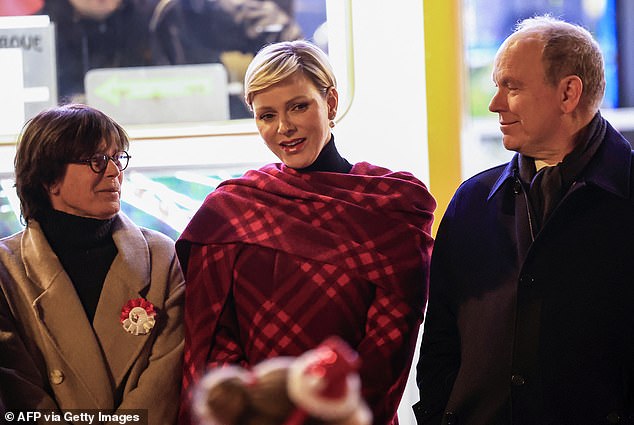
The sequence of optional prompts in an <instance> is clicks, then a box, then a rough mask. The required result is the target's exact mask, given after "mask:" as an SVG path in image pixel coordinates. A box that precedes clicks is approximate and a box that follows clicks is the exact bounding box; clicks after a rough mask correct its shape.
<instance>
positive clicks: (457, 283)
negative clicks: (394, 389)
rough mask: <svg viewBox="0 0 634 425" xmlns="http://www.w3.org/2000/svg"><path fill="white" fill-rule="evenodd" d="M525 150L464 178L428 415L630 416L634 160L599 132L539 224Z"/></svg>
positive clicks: (424, 401)
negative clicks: (532, 212)
mask: <svg viewBox="0 0 634 425" xmlns="http://www.w3.org/2000/svg"><path fill="white" fill-rule="evenodd" d="M517 170H518V156H517V155H516V156H515V157H514V158H513V159H512V161H510V162H509V163H508V164H506V165H502V166H499V167H496V168H493V169H490V170H487V171H484V172H482V173H480V174H478V175H476V176H474V177H472V178H471V179H469V180H468V181H466V182H465V183H463V184H462V185H461V187H460V188H459V189H458V191H457V192H456V194H455V195H454V198H453V199H452V201H451V203H450V205H449V207H448V209H447V211H446V213H445V216H444V217H443V219H442V222H441V224H440V227H439V230H438V234H437V239H436V243H435V247H434V252H433V256H432V266H431V286H430V301H429V306H428V311H427V317H426V319H425V326H424V333H423V342H422V347H421V356H420V361H419V364H418V367H417V374H418V375H417V382H418V386H419V389H420V397H421V401H420V402H419V403H418V404H417V405H415V407H414V410H415V412H416V414H417V419H418V422H419V425H423V424H440V423H441V422H442V423H447V424H458V423H459V424H460V425H476V424H477V425H480V424H483V425H484V424H486V425H495V424H535V425H547V424H570V425H584V424H588V425H590V424H591V425H599V424H609V423H621V424H623V423H630V422H631V421H632V419H631V418H630V415H632V414H634V388H633V386H634V201H633V196H632V191H633V188H634V172H633V170H632V149H631V146H630V144H629V143H628V142H627V141H626V140H625V139H624V138H623V137H622V136H621V135H620V134H619V133H618V132H617V131H616V130H614V129H613V128H612V127H611V126H610V125H609V124H608V125H607V132H606V136H605V139H604V140H603V142H602V144H601V146H600V147H599V149H598V151H597V152H596V154H595V156H594V157H593V158H592V159H591V161H590V163H589V164H588V166H587V167H586V168H585V169H584V170H583V171H582V172H581V175H580V176H579V177H578V178H577V179H576V180H575V182H574V183H573V185H572V187H571V188H570V190H569V191H568V192H567V194H566V195H565V197H564V198H563V200H562V201H561V203H560V204H559V205H558V206H557V208H556V209H555V210H554V212H553V213H552V214H551V215H550V217H549V218H548V220H547V221H546V222H545V223H544V226H543V227H542V229H541V231H540V232H539V233H537V234H536V235H535V236H534V240H533V237H532V235H531V228H530V224H529V216H528V214H529V213H528V210H527V202H526V195H525V193H524V190H523V188H522V186H521V184H520V183H519V180H518V178H517V177H516V176H517V174H518V171H517Z"/></svg>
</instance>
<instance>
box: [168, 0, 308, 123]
mask: <svg viewBox="0 0 634 425" xmlns="http://www.w3.org/2000/svg"><path fill="white" fill-rule="evenodd" d="M179 1H180V3H179V5H180V7H181V10H182V17H183V18H182V19H183V22H184V23H185V31H184V34H183V45H184V46H185V56H186V62H187V63H194V64H195V63H222V64H223V65H225V67H226V68H227V73H228V77H229V82H230V83H235V84H237V85H238V86H241V82H242V80H243V78H244V72H245V70H246V67H247V66H248V63H249V62H250V61H251V59H253V55H255V53H257V51H258V50H260V48H261V47H262V46H264V45H266V44H270V43H274V42H278V41H288V40H297V39H301V38H302V37H303V33H302V30H301V28H300V27H299V25H298V24H297V22H296V21H295V19H294V17H293V16H292V15H291V13H292V10H291V8H290V6H291V5H290V4H283V5H278V4H277V2H276V1H273V0H179ZM286 3H288V2H286ZM281 6H285V7H287V8H288V10H284V9H282V8H281ZM231 85H232V86H233V85H234V84H231ZM243 97H244V93H242V91H240V92H237V93H236V92H231V93H230V96H229V107H230V115H231V118H249V117H250V116H251V111H250V110H249V108H248V106H247V105H246V104H245V103H244V101H243Z"/></svg>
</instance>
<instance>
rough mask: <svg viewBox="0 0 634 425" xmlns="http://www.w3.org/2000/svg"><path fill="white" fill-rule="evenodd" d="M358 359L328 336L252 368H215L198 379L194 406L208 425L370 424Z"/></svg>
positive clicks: (355, 354)
mask: <svg viewBox="0 0 634 425" xmlns="http://www.w3.org/2000/svg"><path fill="white" fill-rule="evenodd" d="M359 362H360V360H359V356H358V354H357V353H356V352H355V351H354V350H352V349H351V348H350V347H349V346H348V345H347V344H346V343H345V342H344V341H343V340H341V339H340V338H338V337H331V338H328V339H327V340H325V341H324V342H323V343H322V344H320V345H319V346H318V347H317V348H315V349H313V350H309V351H307V352H306V353H304V354H302V355H301V356H299V357H297V358H292V357H278V358H273V359H269V360H265V361H263V362H261V363H260V364H258V365H256V366H255V367H254V368H253V369H252V370H251V371H247V370H246V369H243V368H241V367H238V366H234V365H232V366H226V367H221V368H218V369H214V370H212V371H210V372H209V373H208V374H207V375H206V376H205V377H204V378H203V379H202V380H201V382H200V385H199V388H198V391H197V393H196V396H195V400H194V411H195V412H196V413H197V416H198V418H199V419H200V421H201V422H200V423H202V424H209V425H305V424H307V423H311V424H315V423H317V424H329V425H370V424H371V423H372V414H371V412H370V409H368V407H367V405H366V404H365V402H364V401H363V399H362V397H361V380H360V379H359V374H358V372H357V371H358V367H359Z"/></svg>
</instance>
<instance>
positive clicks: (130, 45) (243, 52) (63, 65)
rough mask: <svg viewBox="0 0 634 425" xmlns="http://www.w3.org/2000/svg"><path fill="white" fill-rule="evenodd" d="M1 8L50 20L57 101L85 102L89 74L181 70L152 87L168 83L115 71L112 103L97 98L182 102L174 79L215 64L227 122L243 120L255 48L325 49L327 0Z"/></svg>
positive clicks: (112, 1)
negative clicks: (304, 43) (222, 81)
mask: <svg viewBox="0 0 634 425" xmlns="http://www.w3.org/2000/svg"><path fill="white" fill-rule="evenodd" d="M0 5H1V6H0V15H25V14H34V15H48V16H49V17H50V20H51V22H53V23H54V26H55V46H56V54H55V57H56V71H57V77H56V81H57V88H56V89H57V90H56V93H57V103H67V102H87V100H89V99H87V96H86V91H87V89H88V90H89V89H90V88H91V87H88V86H87V85H86V80H85V76H86V74H87V73H88V72H89V71H91V70H95V69H102V70H103V69H105V70H115V69H118V68H129V67H155V66H184V67H185V68H184V69H187V71H184V72H183V73H182V77H179V76H178V75H179V72H176V75H174V71H172V73H171V74H166V75H165V76H163V78H162V79H160V78H159V79H158V80H155V81H163V82H165V81H168V80H169V81H170V82H171V83H169V84H163V83H161V84H156V85H155V86H154V87H149V86H150V83H148V82H147V81H146V82H145V84H140V83H139V85H140V86H143V87H135V86H134V82H133V83H130V82H129V81H126V80H125V78H126V76H127V75H128V74H114V73H113V74H112V78H111V79H110V80H108V81H109V84H110V86H108V88H107V90H109V96H110V97H105V98H104V97H103V96H102V100H104V101H109V99H112V98H116V97H118V98H119V99H121V98H125V97H126V96H128V99H129V100H130V102H131V104H130V105H128V107H130V108H134V107H136V108H137V109H139V110H142V109H143V108H144V106H145V104H144V103H142V101H146V102H151V101H152V99H158V98H161V97H162V98H164V103H169V97H170V96H172V97H177V96H181V97H182V96H185V97H186V96H187V95H188V92H187V90H183V89H182V87H183V85H184V83H185V82H187V81H182V82H181V84H180V86H179V83H178V82H177V80H178V78H182V79H183V80H187V79H191V74H190V73H189V71H188V70H189V68H188V67H187V65H194V64H220V65H221V66H222V67H223V68H224V73H225V74H226V76H225V78H226V86H227V88H226V91H223V90H220V91H219V92H220V93H221V94H222V95H224V96H227V95H228V117H229V118H231V119H235V118H245V117H248V116H250V114H249V112H248V109H247V108H246V106H245V105H244V103H243V101H242V78H243V75H244V71H245V69H246V66H247V64H248V63H249V61H250V59H251V58H252V56H253V54H254V53H255V52H257V50H259V48H260V47H261V46H263V45H264V44H267V43H270V42H275V41H280V40H293V39H298V38H306V39H309V40H313V41H317V42H319V43H320V44H322V45H321V47H323V48H327V46H324V45H323V41H322V40H321V39H320V38H319V37H318V36H317V38H316V34H317V35H318V34H319V31H320V29H321V28H322V27H323V25H324V23H325V20H326V5H325V0H3V1H2V2H1V3H0ZM106 75H107V71H106ZM132 75H134V78H137V80H136V81H138V75H136V74H132ZM153 75H154V74H153ZM158 75H159V76H161V75H162V74H160V72H159V74H158ZM142 79H143V77H142ZM147 79H148V78H146V80H147ZM106 80H107V79H106ZM113 81H114V82H115V83H113ZM214 84H215V80H214ZM179 87H181V88H179ZM198 87H200V86H198ZM98 88H99V89H101V90H102V91H103V90H106V89H104V88H103V85H102V86H99V87H98ZM96 89H97V88H95V90H96ZM191 90H193V91H194V92H195V91H196V89H195V88H194V89H191ZM113 91H116V93H117V94H116V95H113V94H112V93H113ZM51 92H53V93H54V92H55V90H52V91H51ZM137 101H139V102H141V103H139V104H138V105H137V104H136V102H137ZM88 103H90V102H88ZM116 106H117V107H120V106H121V105H116ZM27 115H32V114H27ZM26 118H28V116H27V117H26ZM115 118H116V117H115Z"/></svg>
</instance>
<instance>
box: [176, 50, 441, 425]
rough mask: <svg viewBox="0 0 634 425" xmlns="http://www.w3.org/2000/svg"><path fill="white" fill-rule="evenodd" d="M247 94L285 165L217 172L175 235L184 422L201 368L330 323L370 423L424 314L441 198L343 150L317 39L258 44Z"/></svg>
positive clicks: (311, 337) (314, 333)
mask: <svg viewBox="0 0 634 425" xmlns="http://www.w3.org/2000/svg"><path fill="white" fill-rule="evenodd" d="M245 93H246V103H247V104H248V105H250V106H251V107H252V109H253V115H254V118H255V122H256V124H257V127H258V130H259V132H260V135H261V136H262V138H263V139H264V142H265V143H266V145H267V147H268V148H269V149H270V150H271V151H272V152H273V153H274V154H275V155H276V156H277V157H278V158H279V159H280V161H281V163H274V164H269V165H266V166H264V167H262V168H260V169H258V170H251V171H248V172H246V173H245V174H244V175H243V176H242V177H240V178H237V179H233V180H228V181H225V182H224V183H222V184H221V185H220V186H219V187H218V188H217V189H216V190H215V191H213V192H212V193H211V194H209V196H208V197H207V199H206V200H205V201H204V203H203V205H202V207H201V208H200V209H199V210H198V212H197V213H196V214H195V216H194V217H193V218H192V220H191V222H190V223H189V225H188V226H187V228H186V229H185V231H184V232H183V234H182V235H181V237H180V238H179V240H178V241H177V243H176V247H177V248H176V249H177V253H178V256H179V260H180V262H181V265H182V266H183V268H184V270H185V273H186V281H187V289H186V303H185V304H186V306H185V329H186V331H185V334H186V339H185V340H186V349H185V368H184V377H183V385H184V391H183V400H182V405H181V415H180V417H181V420H180V423H182V424H185V423H189V422H190V411H191V406H190V403H191V390H192V388H193V387H194V386H195V385H196V384H197V383H198V381H199V379H200V376H201V375H202V374H204V373H205V371H206V370H207V368H210V367H216V366H219V365H222V364H236V365H240V366H242V367H247V368H248V367H251V366H254V365H255V364H257V363H259V362H261V361H263V360H265V359H267V358H270V357H277V356H298V355H300V354H301V353H303V352H304V351H307V350H310V349H313V348H315V347H316V346H317V345H318V344H319V343H320V342H321V341H323V340H324V339H325V338H326V337H328V336H331V335H334V336H338V337H340V338H341V339H342V340H344V341H345V342H346V343H347V344H349V345H350V346H351V347H352V348H353V349H354V350H355V351H357V352H358V353H359V356H360V359H361V368H360V371H359V374H360V376H361V381H362V396H363V398H364V399H365V400H366V401H367V402H368V405H369V406H370V407H371V409H372V414H373V417H374V423H375V424H383V425H385V424H390V423H393V422H395V421H396V411H397V407H398V404H399V402H400V399H401V396H402V393H403V390H404V388H405V383H406V381H407V377H408V374H409V370H410V366H411V362H412V357H413V354H414V350H415V345H416V339H417V336H418V330H419V326H420V323H421V321H422V318H423V310H424V306H425V302H426V296H427V280H428V265H429V257H430V250H431V246H432V238H431V236H430V229H431V224H432V221H433V211H434V209H435V206H436V202H435V200H434V199H433V197H432V196H431V195H430V194H429V192H428V191H427V188H426V187H425V185H424V184H423V183H421V182H420V181H419V180H418V179H416V178H415V177H414V176H413V175H411V174H410V173H406V172H392V171H390V170H387V169H385V168H382V167H378V166H375V165H371V164H369V163H367V162H360V163H356V164H354V165H353V164H350V163H349V162H348V161H347V160H346V159H344V158H343V157H342V156H341V155H340V154H339V152H338V150H337V147H336V146H335V138H334V136H333V134H332V127H333V126H334V120H335V117H336V115H337V107H338V93H337V88H336V80H335V76H334V73H333V70H332V68H331V65H330V63H329V61H328V58H327V56H326V55H325V53H324V52H323V51H321V50H320V49H318V48H317V47H316V46H314V45H313V44H311V43H308V42H305V41H292V42H280V43H275V44H271V45H268V46H266V47H264V48H263V49H262V50H261V51H260V52H259V53H258V54H257V55H256V56H255V58H254V59H253V61H252V62H251V64H250V66H249V68H248V69H247V73H246V77H245Z"/></svg>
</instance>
